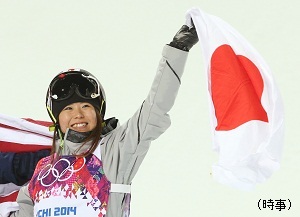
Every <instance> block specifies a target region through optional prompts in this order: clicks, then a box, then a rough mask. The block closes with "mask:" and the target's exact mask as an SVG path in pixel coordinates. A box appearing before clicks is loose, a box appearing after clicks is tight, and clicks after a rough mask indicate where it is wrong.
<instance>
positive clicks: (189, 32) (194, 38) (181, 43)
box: [169, 22, 199, 51]
mask: <svg viewBox="0 0 300 217" xmlns="http://www.w3.org/2000/svg"><path fill="white" fill-rule="evenodd" d="M192 24H193V22H192ZM198 41H199V39H198V35H197V32H196V29H195V26H194V25H193V26H192V27H191V28H190V27H188V26H187V25H183V26H182V27H181V28H180V29H179V31H178V32H177V33H176V35H175V36H174V38H173V41H172V42H171V43H170V44H169V45H170V46H171V47H175V48H178V49H180V50H183V51H189V50H190V49H191V48H192V47H193V46H194V45H195V44H196V43H197V42H198Z"/></svg>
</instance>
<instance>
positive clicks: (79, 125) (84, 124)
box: [73, 123, 86, 127]
mask: <svg viewBox="0 0 300 217" xmlns="http://www.w3.org/2000/svg"><path fill="white" fill-rule="evenodd" d="M84 126H86V123H80V124H74V125H73V127H84Z"/></svg>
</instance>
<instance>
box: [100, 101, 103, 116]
mask: <svg viewBox="0 0 300 217" xmlns="http://www.w3.org/2000/svg"><path fill="white" fill-rule="evenodd" d="M101 101H102V102H101V107H100V114H101V115H102V108H103V104H104V100H103V99H102V100H101Z"/></svg>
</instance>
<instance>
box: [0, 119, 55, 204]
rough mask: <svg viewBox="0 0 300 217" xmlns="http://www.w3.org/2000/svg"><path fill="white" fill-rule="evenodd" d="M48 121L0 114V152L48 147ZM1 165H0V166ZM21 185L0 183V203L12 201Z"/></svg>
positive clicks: (49, 137)
mask: <svg viewBox="0 0 300 217" xmlns="http://www.w3.org/2000/svg"><path fill="white" fill-rule="evenodd" d="M50 125H51V123H50V122H46V121H37V120H32V119H23V118H16V117H11V116H8V115H4V114H0V152H15V153H19V152H34V151H38V150H43V149H50V148H51V144H52V137H53V132H49V128H48V126H50ZM1 166H2V165H0V167H1ZM20 187H21V186H17V185H15V184H13V183H6V184H0V203H2V202H5V201H14V200H15V198H16V196H17V193H18V191H19V189H20Z"/></svg>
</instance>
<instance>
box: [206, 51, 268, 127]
mask: <svg viewBox="0 0 300 217" xmlns="http://www.w3.org/2000/svg"><path fill="white" fill-rule="evenodd" d="M263 89H264V83H263V79H262V76H261V74H260V72H259V69H258V68H257V67H256V65H255V64H254V63H253V62H252V61H251V60H250V59H248V58H247V57H245V56H243V55H236V54H235V52H234V51H233V49H232V48H231V46H229V45H221V46H220V47H218V48H217V49H216V50H215V51H214V53H213V55H212V58H211V95H212V100H213V104H214V108H215V115H216V118H217V122H218V124H217V126H216V130H232V129H234V128H236V127H238V126H240V125H242V124H244V123H246V122H248V121H251V120H260V121H264V122H268V116H267V113H266V111H265V109H264V108H263V106H262V104H261V96H262V92H263Z"/></svg>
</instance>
